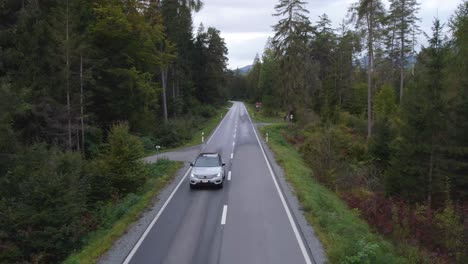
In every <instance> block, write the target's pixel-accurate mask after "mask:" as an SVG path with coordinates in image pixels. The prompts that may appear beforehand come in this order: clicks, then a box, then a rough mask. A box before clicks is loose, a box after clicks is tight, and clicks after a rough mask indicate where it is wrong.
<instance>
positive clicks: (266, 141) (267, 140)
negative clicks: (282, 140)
mask: <svg viewBox="0 0 468 264" xmlns="http://www.w3.org/2000/svg"><path fill="white" fill-rule="evenodd" d="M266 143H268V132H266Z"/></svg>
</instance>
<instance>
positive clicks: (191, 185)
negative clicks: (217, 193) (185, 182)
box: [189, 184, 197, 190]
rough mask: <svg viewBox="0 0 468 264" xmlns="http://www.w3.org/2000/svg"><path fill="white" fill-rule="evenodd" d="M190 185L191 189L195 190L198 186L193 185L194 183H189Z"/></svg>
mask: <svg viewBox="0 0 468 264" xmlns="http://www.w3.org/2000/svg"><path fill="white" fill-rule="evenodd" d="M189 185H190V190H193V189H195V188H196V187H197V186H195V185H193V184H189Z"/></svg>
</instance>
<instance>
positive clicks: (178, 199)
mask: <svg viewBox="0 0 468 264" xmlns="http://www.w3.org/2000/svg"><path fill="white" fill-rule="evenodd" d="M203 151H204V152H219V153H220V154H221V155H222V158H223V162H225V163H226V167H225V170H226V182H225V184H224V188H223V189H221V190H217V189H209V188H208V189H199V190H190V188H189V183H188V176H187V174H188V171H187V173H186V174H185V176H186V177H183V179H182V180H181V181H180V183H179V184H178V185H177V187H176V188H175V190H174V191H173V193H171V195H170V196H169V198H168V200H166V201H165V204H164V205H163V206H162V209H160V211H159V213H158V215H157V216H156V217H155V218H154V219H153V221H152V222H151V224H150V226H149V227H148V228H147V230H146V231H145V232H144V234H143V236H142V237H141V238H140V239H139V240H138V242H137V243H136V244H135V246H134V247H133V249H132V251H131V252H130V253H129V255H128V256H127V258H126V259H125V261H124V263H134V264H137V263H138V264H145V263H151V264H155V263H174V264H184V263H200V264H209V263H226V264H229V263H233V264H234V263H235V264H238V263H262V264H263V263H272V264H273V263H278V264H284V263H291V264H292V263H313V261H312V259H313V258H311V256H310V252H309V250H308V248H307V246H305V242H304V241H303V238H302V235H301V233H300V230H298V227H297V224H296V222H295V220H294V217H293V216H292V215H291V212H290V209H289V207H288V205H287V203H286V201H285V199H284V196H283V193H282V192H281V190H280V188H279V186H278V183H277V180H276V178H275V177H274V175H273V173H272V169H271V167H270V164H269V163H268V162H267V159H266V157H265V152H264V150H263V149H262V147H261V145H260V144H259V141H258V137H257V133H256V131H255V130H254V127H253V125H252V122H251V120H250V118H249V117H248V114H247V110H246V109H245V107H244V105H243V104H242V103H239V102H235V103H234V104H233V106H232V107H231V109H230V110H229V112H228V113H227V114H226V116H225V118H224V119H223V121H222V122H221V123H220V125H219V126H218V128H217V129H216V130H215V132H214V134H213V135H212V137H211V138H210V139H209V140H208V141H207V143H206V145H205V146H204V149H203Z"/></svg>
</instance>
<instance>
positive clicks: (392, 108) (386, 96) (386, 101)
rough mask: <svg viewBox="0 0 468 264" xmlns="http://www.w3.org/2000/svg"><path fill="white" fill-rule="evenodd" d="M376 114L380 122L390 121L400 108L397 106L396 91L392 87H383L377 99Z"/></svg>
mask: <svg viewBox="0 0 468 264" xmlns="http://www.w3.org/2000/svg"><path fill="white" fill-rule="evenodd" d="M374 108H375V113H376V115H377V119H378V120H385V119H390V118H392V117H393V115H395V114H396V112H397V110H398V106H397V104H396V96H395V91H394V89H393V88H392V87H390V86H386V85H384V86H382V88H380V91H379V92H378V93H377V95H376V97H375V104H374Z"/></svg>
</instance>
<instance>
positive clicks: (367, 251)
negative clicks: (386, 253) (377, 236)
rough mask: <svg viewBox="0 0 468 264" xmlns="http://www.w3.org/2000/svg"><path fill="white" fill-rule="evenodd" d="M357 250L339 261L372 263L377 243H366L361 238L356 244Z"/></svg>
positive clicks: (345, 263)
mask: <svg viewBox="0 0 468 264" xmlns="http://www.w3.org/2000/svg"><path fill="white" fill-rule="evenodd" d="M356 247H357V248H358V252H357V253H356V254H355V255H352V256H347V257H346V258H345V259H344V260H343V261H342V262H341V263H343V264H351V263H369V264H370V263H374V261H376V259H375V254H376V251H377V249H378V248H379V245H378V244H376V243H366V242H365V241H363V240H359V241H358V242H357V244H356Z"/></svg>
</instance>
